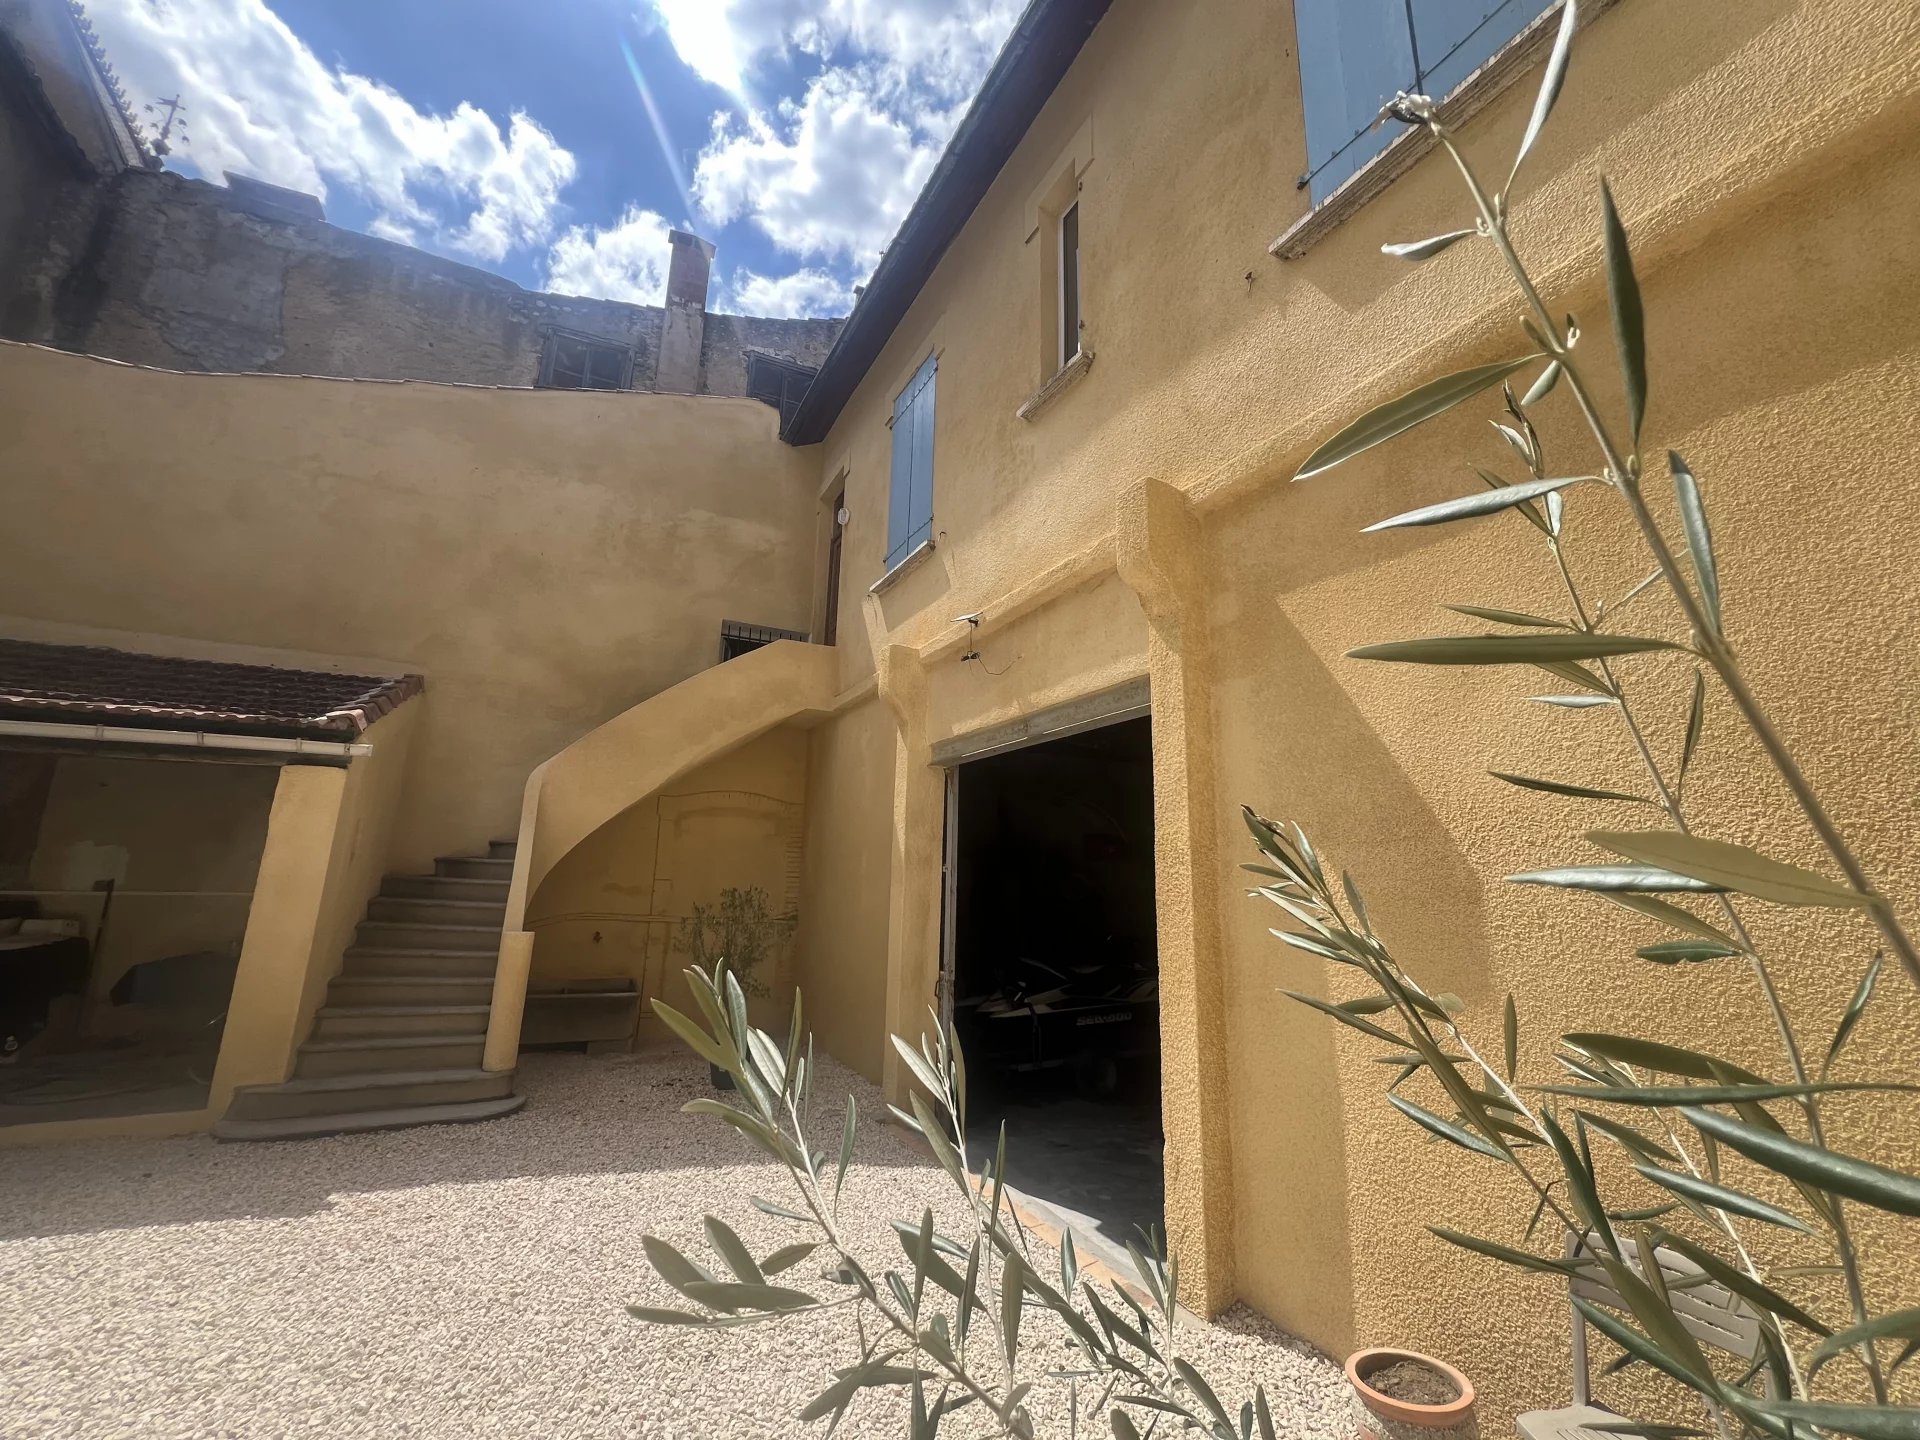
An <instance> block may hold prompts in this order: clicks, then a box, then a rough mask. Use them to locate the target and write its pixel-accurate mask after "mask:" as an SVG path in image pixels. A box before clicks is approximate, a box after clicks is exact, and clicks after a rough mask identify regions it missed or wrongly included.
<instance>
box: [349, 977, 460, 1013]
mask: <svg viewBox="0 0 1920 1440" xmlns="http://www.w3.org/2000/svg"><path fill="white" fill-rule="evenodd" d="M492 999H493V977H492V976H491V975H359V974H349V973H347V972H345V971H343V972H341V973H340V974H339V975H336V976H334V978H333V983H332V984H331V985H329V986H328V987H327V1004H328V1005H329V1006H331V1007H334V1008H336V1009H348V1010H351V1009H357V1008H359V1007H361V1006H367V1005H485V1004H488V1003H490V1002H491V1001H492Z"/></svg>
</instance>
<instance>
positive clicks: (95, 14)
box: [88, 0, 575, 261]
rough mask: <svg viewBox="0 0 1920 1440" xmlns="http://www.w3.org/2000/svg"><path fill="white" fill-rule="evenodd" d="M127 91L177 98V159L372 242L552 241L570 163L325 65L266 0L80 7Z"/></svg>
mask: <svg viewBox="0 0 1920 1440" xmlns="http://www.w3.org/2000/svg"><path fill="white" fill-rule="evenodd" d="M88 13H89V14H90V15H91V16H92V18H93V20H94V23H95V25H96V26H97V28H98V30H99V33H100V37H101V39H102V40H103V41H104V42H105V44H106V47H107V50H108V53H110V54H111V55H112V56H113V59H114V64H115V66H116V68H117V69H118V70H119V72H120V75H121V77H122V79H123V80H124V81H125V82H126V84H127V87H128V89H129V91H130V92H131V93H132V94H134V95H135V96H136V97H138V98H146V97H149V96H160V95H170V94H176V93H181V94H185V95H186V96H187V97H188V102H187V103H188V115H187V128H188V130H189V132H190V133H191V135H192V137H193V138H192V142H191V144H190V145H189V146H188V147H187V148H186V150H185V152H184V156H183V158H185V159H186V160H189V161H190V162H191V163H192V164H193V166H194V167H195V168H197V169H198V170H199V171H200V172H201V173H202V174H203V175H206V176H208V177H209V178H217V177H218V176H219V175H220V173H221V172H222V171H224V170H233V171H236V172H240V173H244V174H247V175H252V176H255V177H257V178H258V179H261V180H266V181H269V182H271V183H273V184H276V185H286V186H290V187H292V188H294V189H296V190H306V191H310V192H312V193H314V194H316V195H320V196H321V197H322V198H324V197H325V196H326V195H327V193H328V192H329V189H330V188H331V187H333V186H339V187H340V188H342V189H344V190H347V191H350V192H352V193H354V194H355V195H357V196H358V197H359V198H360V199H362V200H364V201H365V203H367V204H368V205H370V206H371V207H372V208H373V209H374V210H375V212H376V217H375V220H374V222H373V224H372V225H370V226H369V227H368V228H369V230H371V231H372V232H373V233H376V234H380V235H383V236H386V237H387V238H391V239H399V238H402V237H405V238H406V239H408V240H409V241H413V240H421V239H424V240H427V241H430V242H431V241H438V242H439V243H441V244H443V245H445V246H447V247H449V248H452V249H457V250H461V251H464V252H466V253H468V254H470V255H473V256H475V257H477V258H479V259H482V260H488V261H498V260H500V259H502V258H504V257H505V256H506V255H507V254H508V253H510V252H511V251H513V250H516V249H521V248H524V247H527V246H530V245H536V244H539V243H541V242H543V241H544V240H546V239H547V238H548V236H550V235H551V234H552V233H553V228H554V213H555V211H556V209H557V207H558V205H559V197H560V192H561V191H562V190H563V189H565V188H566V186H567V184H568V183H569V182H570V181H571V180H572V179H573V176H574V170H575V164H574V158H573V156H572V154H571V153H570V152H569V151H567V150H566V149H565V148H564V147H563V146H561V145H560V144H559V143H558V142H557V141H556V140H555V139H554V138H553V136H552V135H551V134H549V133H548V132H547V130H545V129H544V128H543V127H542V126H541V125H540V124H539V123H538V122H537V121H535V120H534V119H532V118H531V117H530V116H528V115H526V114H523V113H519V112H516V113H514V114H513V115H512V116H511V117H509V120H508V125H507V131H506V133H505V134H504V135H503V134H502V133H501V130H500V126H499V124H498V123H497V122H496V121H495V120H494V119H493V118H492V117H491V116H489V115H488V114H487V113H486V112H485V111H483V110H480V109H479V108H478V107H476V106H474V105H471V104H467V103H462V104H460V105H458V106H456V107H455V108H454V110H453V112H452V113H451V114H449V115H433V114H427V113H425V112H422V111H421V110H419V109H417V108H415V106H414V105H413V104H412V103H411V102H410V101H408V100H407V99H406V98H405V97H403V96H401V95H400V94H398V93H397V92H395V91H394V90H392V89H390V88H388V87H387V86H385V85H382V84H380V83H378V82H377V81H374V80H370V79H368V78H367V77H366V76H364V75H355V74H353V73H352V72H350V71H345V70H339V69H335V68H334V67H332V66H330V65H327V64H326V63H325V62H323V61H322V60H321V59H320V58H319V57H318V56H317V55H315V54H314V53H313V51H312V50H310V49H308V48H307V46H306V44H305V42H304V41H302V40H301V39H300V38H299V37H298V36H297V35H295V34H294V33H293V31H292V30H291V29H289V28H288V27H287V25H286V24H285V23H284V22H283V21H282V20H281V19H280V18H279V17H278V16H277V15H275V14H274V13H273V12H272V11H271V10H270V9H268V8H267V5H266V3H265V0H91V3H90V4H89V6H88Z"/></svg>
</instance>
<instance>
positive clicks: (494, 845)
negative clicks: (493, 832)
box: [487, 840, 520, 860]
mask: <svg viewBox="0 0 1920 1440" xmlns="http://www.w3.org/2000/svg"><path fill="white" fill-rule="evenodd" d="M519 848H520V842H519V841H518V840H489V841H488V842H487V858H488V859H490V860H511V859H513V857H514V854H515V852H516V851H518V850H519Z"/></svg>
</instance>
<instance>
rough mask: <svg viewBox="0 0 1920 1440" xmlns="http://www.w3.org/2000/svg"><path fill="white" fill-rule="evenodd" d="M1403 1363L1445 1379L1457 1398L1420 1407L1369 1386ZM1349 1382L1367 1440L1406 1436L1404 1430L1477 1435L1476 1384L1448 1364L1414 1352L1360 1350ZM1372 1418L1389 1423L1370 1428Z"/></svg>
mask: <svg viewBox="0 0 1920 1440" xmlns="http://www.w3.org/2000/svg"><path fill="white" fill-rule="evenodd" d="M1403 1360H1410V1361H1412V1362H1413V1363H1414V1364H1416V1365H1423V1366H1425V1367H1426V1368H1427V1369H1429V1370H1432V1371H1434V1372H1435V1373H1436V1374H1438V1375H1442V1376H1444V1377H1445V1378H1446V1379H1447V1380H1448V1381H1450V1382H1451V1383H1452V1385H1453V1388H1454V1390H1455V1391H1456V1392H1457V1393H1456V1395H1455V1396H1454V1398H1453V1399H1451V1400H1449V1401H1447V1402H1446V1403H1445V1404H1441V1405H1417V1404H1414V1403H1413V1402H1412V1401H1409V1400H1397V1399H1395V1398H1394V1397H1393V1396H1391V1395H1385V1394H1382V1393H1381V1392H1380V1391H1378V1390H1376V1389H1374V1388H1373V1386H1372V1385H1370V1384H1368V1383H1367V1380H1368V1377H1369V1376H1371V1375H1374V1374H1377V1373H1378V1372H1379V1371H1381V1370H1384V1369H1386V1368H1387V1367H1388V1366H1389V1365H1395V1364H1398V1363H1399V1362H1401V1361H1403ZM1347 1382H1348V1383H1349V1384H1350V1385H1352V1386H1353V1393H1354V1397H1355V1398H1356V1399H1357V1400H1358V1401H1359V1402H1360V1404H1361V1405H1362V1406H1363V1407H1364V1413H1363V1414H1362V1416H1361V1420H1362V1434H1363V1436H1365V1437H1367V1440H1391V1437H1393V1436H1394V1435H1395V1434H1396V1433H1397V1432H1401V1433H1403V1427H1405V1428H1406V1429H1412V1430H1420V1431H1435V1430H1456V1431H1464V1432H1467V1433H1472V1431H1473V1428H1474V1415H1473V1382H1472V1381H1471V1380H1469V1379H1467V1377H1466V1376H1464V1375H1462V1374H1461V1373H1460V1372H1459V1371H1458V1370H1456V1369H1454V1368H1453V1366H1451V1365H1449V1364H1447V1363H1446V1361H1444V1360H1435V1359H1434V1358H1433V1357H1432V1356H1431V1355H1422V1354H1420V1353H1419V1352H1417V1351H1414V1350H1394V1349H1373V1350H1359V1351H1356V1352H1354V1353H1353V1354H1352V1355H1349V1356H1348V1357H1347ZM1369 1417H1371V1418H1372V1419H1374V1420H1377V1421H1382V1422H1385V1423H1383V1424H1378V1425H1368V1424H1366V1423H1365V1422H1366V1421H1367V1419H1368V1418H1369Z"/></svg>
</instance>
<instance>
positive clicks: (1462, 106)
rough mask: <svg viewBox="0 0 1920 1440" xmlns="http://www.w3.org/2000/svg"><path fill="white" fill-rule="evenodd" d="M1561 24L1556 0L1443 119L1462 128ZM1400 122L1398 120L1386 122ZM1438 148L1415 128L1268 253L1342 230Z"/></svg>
mask: <svg viewBox="0 0 1920 1440" xmlns="http://www.w3.org/2000/svg"><path fill="white" fill-rule="evenodd" d="M1615 3H1616V0H1588V3H1587V5H1586V7H1585V8H1584V9H1583V10H1582V12H1581V15H1580V20H1579V26H1580V29H1582V30H1584V29H1586V27H1587V26H1589V25H1591V24H1592V23H1593V21H1594V19H1595V18H1596V17H1597V16H1598V15H1600V14H1601V13H1602V12H1603V11H1606V10H1609V9H1611V8H1612V7H1613V5H1614V4H1615ZM1559 27H1560V7H1559V6H1558V5H1555V6H1554V7H1553V8H1552V9H1551V10H1547V11H1545V12H1543V13H1542V14H1540V15H1539V16H1538V17H1536V18H1535V20H1534V22H1533V23H1532V24H1531V25H1529V26H1528V27H1527V28H1526V29H1525V30H1523V31H1521V32H1520V34H1518V35H1517V36H1515V37H1514V38H1513V39H1512V40H1510V41H1509V42H1508V43H1507V45H1506V47H1505V48H1504V49H1502V50H1501V51H1499V52H1498V53H1497V54H1496V55H1495V56H1494V57H1493V58H1492V59H1491V60H1489V61H1487V63H1486V64H1484V65H1482V66H1481V67H1480V68H1479V69H1478V70H1476V71H1474V72H1473V74H1471V75H1469V76H1468V77H1467V78H1466V79H1465V80H1463V81H1461V82H1460V87H1459V88H1458V89H1457V90H1455V91H1454V92H1453V93H1452V94H1451V95H1449V96H1447V98H1446V99H1445V100H1444V101H1442V102H1441V105H1440V118H1441V119H1442V120H1444V121H1445V122H1446V123H1447V124H1448V125H1449V126H1451V127H1454V128H1456V129H1457V128H1458V127H1459V126H1461V125H1463V124H1465V123H1466V122H1467V121H1468V120H1470V119H1472V118H1473V117H1474V116H1475V115H1478V114H1479V113H1480V112H1481V111H1482V110H1484V109H1486V108H1487V106H1489V105H1491V104H1492V103H1493V102H1494V101H1495V100H1496V99H1498V98H1499V97H1500V95H1501V93H1502V92H1503V91H1504V90H1506V89H1507V87H1508V86H1510V85H1512V84H1513V83H1514V81H1516V80H1518V79H1519V78H1520V77H1521V76H1522V75H1524V74H1525V73H1526V72H1527V71H1528V70H1529V69H1531V68H1532V67H1533V65H1534V64H1535V62H1537V61H1539V60H1540V59H1541V58H1542V57H1544V56H1545V54H1546V53H1547V51H1548V50H1549V49H1551V48H1552V46H1553V37H1554V33H1555V32H1556V31H1557V30H1558V29H1559ZM1383 123H1385V124H1389V125H1393V124H1398V123H1399V122H1398V121H1393V120H1389V121H1385V122H1383ZM1433 148H1434V139H1433V134H1432V132H1431V131H1429V130H1427V129H1426V128H1424V127H1421V128H1419V129H1413V128H1409V129H1408V130H1407V131H1406V132H1405V133H1404V134H1402V135H1401V136H1400V137H1399V138H1398V139H1396V140H1395V141H1394V142H1393V143H1392V144H1391V145H1389V146H1387V148H1386V149H1384V150H1382V151H1381V152H1380V153H1379V154H1378V155H1376V156H1374V157H1373V159H1371V160H1369V161H1368V162H1367V163H1366V165H1364V166H1363V167H1362V168H1361V169H1359V170H1358V171H1356V172H1355V173H1354V174H1352V175H1350V176H1348V177H1347V179H1345V180H1344V181H1342V182H1341V184H1340V188H1339V189H1337V190H1335V191H1334V192H1333V194H1331V195H1329V196H1328V197H1327V198H1326V199H1324V200H1322V201H1321V202H1320V203H1319V204H1318V205H1316V206H1314V207H1313V209H1311V210H1309V211H1308V212H1307V213H1306V214H1305V215H1302V216H1301V217H1300V218H1299V219H1298V220H1296V221H1294V223H1293V224H1292V225H1289V226H1288V227H1287V229H1286V231H1285V233H1284V234H1282V235H1281V236H1280V238H1279V239H1278V240H1276V241H1274V242H1273V244H1271V245H1269V246H1268V247H1267V253H1268V254H1269V255H1272V256H1273V257H1274V258H1276V259H1279V260H1297V259H1299V258H1300V257H1301V256H1302V255H1304V254H1306V253H1307V251H1309V250H1311V249H1312V248H1313V247H1314V246H1315V245H1317V244H1319V243H1320V241H1322V240H1324V239H1325V238H1326V237H1327V236H1328V235H1330V234H1332V233H1333V232H1334V231H1335V230H1337V229H1339V228H1340V226H1341V225H1342V224H1344V223H1345V222H1346V220H1347V218H1348V217H1349V216H1351V215H1353V214H1354V213H1355V212H1356V211H1358V210H1360V209H1361V208H1362V207H1363V206H1365V205H1366V203H1367V202H1368V201H1370V200H1372V199H1373V197H1374V196H1376V195H1378V194H1379V193H1380V192H1381V191H1382V190H1385V189H1386V188H1387V187H1388V186H1389V185H1391V184H1392V183H1393V182H1394V181H1396V180H1398V179H1399V178H1400V177H1401V176H1402V175H1404V174H1406V173H1407V171H1409V170H1411V169H1412V168H1413V167H1414V166H1415V165H1417V164H1419V163H1420V161H1421V160H1422V159H1423V158H1424V157H1425V156H1426V155H1427V153H1428V152H1429V151H1430V150H1432V149H1433Z"/></svg>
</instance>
